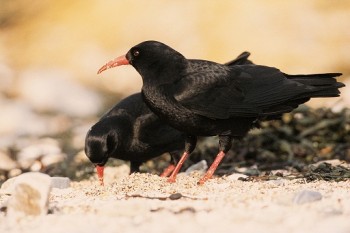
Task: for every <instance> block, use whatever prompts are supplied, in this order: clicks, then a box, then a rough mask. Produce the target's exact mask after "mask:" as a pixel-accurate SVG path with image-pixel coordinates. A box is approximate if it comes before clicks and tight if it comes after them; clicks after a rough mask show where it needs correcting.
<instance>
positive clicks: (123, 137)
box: [85, 52, 251, 184]
mask: <svg viewBox="0 0 350 233" xmlns="http://www.w3.org/2000/svg"><path fill="white" fill-rule="evenodd" d="M249 55H250V53H248V52H243V53H242V54H240V55H239V56H238V57H237V58H236V59H234V60H232V61H230V62H228V63H226V64H228V65H239V64H251V61H249V60H248V57H249ZM183 148H184V135H183V134H182V133H181V132H179V131H177V130H175V129H173V128H171V127H170V126H168V125H166V124H164V123H163V122H161V121H160V120H159V118H158V117H157V116H156V115H155V114H153V113H152V112H151V111H150V109H149V108H148V107H147V105H146V104H145V103H144V101H143V100H142V97H141V94H140V93H137V94H133V95H131V96H129V97H127V98H125V99H123V100H121V101H120V102H119V103H118V104H116V105H115V106H114V107H113V108H112V109H110V110H109V111H108V112H106V113H105V114H104V115H103V116H102V117H101V119H100V120H99V121H98V122H97V123H96V124H94V125H93V126H92V127H91V129H90V130H89V131H88V133H87V135H86V139H85V153H86V155H87V157H88V158H89V159H90V161H91V162H92V163H93V164H95V166H96V170H97V174H98V177H99V179H100V182H101V183H102V184H103V170H104V165H105V164H106V162H107V161H108V159H109V158H117V159H122V160H125V161H130V173H133V172H139V166H140V165H141V164H142V163H143V162H145V161H147V160H149V159H152V158H155V157H157V156H160V155H161V154H163V153H166V152H169V154H170V155H171V164H170V165H169V166H168V167H167V168H166V169H165V170H164V172H163V173H162V174H161V176H168V175H169V173H171V172H172V170H173V169H174V168H175V166H174V164H175V165H176V162H177V161H178V157H179V156H178V152H179V150H183Z"/></svg>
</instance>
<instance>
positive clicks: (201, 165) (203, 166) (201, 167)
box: [185, 160, 208, 174]
mask: <svg viewBox="0 0 350 233" xmlns="http://www.w3.org/2000/svg"><path fill="white" fill-rule="evenodd" d="M207 169H208V165H207V161H205V160H201V161H199V162H198V163H195V164H193V165H192V166H190V167H189V168H187V169H186V171H185V172H186V174H190V173H191V172H193V171H200V172H205V171H206V170H207Z"/></svg>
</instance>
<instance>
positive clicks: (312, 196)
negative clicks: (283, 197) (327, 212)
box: [293, 190, 322, 205]
mask: <svg viewBox="0 0 350 233" xmlns="http://www.w3.org/2000/svg"><path fill="white" fill-rule="evenodd" d="M321 199H322V194H321V193H319V192H317V191H312V190H302V191H300V192H298V193H296V194H295V196H294V198H293V203H294V204H298V205H302V204H305V203H310V202H314V201H319V200H321Z"/></svg>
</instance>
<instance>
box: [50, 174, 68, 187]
mask: <svg viewBox="0 0 350 233" xmlns="http://www.w3.org/2000/svg"><path fill="white" fill-rule="evenodd" d="M51 187H52V188H58V189H66V188H69V187H70V179H69V178H68V177H51Z"/></svg>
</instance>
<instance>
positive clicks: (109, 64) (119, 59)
mask: <svg viewBox="0 0 350 233" xmlns="http://www.w3.org/2000/svg"><path fill="white" fill-rule="evenodd" d="M129 64H130V63H129V61H128V59H126V56H125V55H123V56H120V57H117V58H116V59H114V60H111V61H109V62H107V64H105V65H104V66H102V67H101V68H100V69H99V70H98V71H97V74H100V73H102V72H103V71H105V70H107V69H109V68H113V67H116V66H121V65H129Z"/></svg>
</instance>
